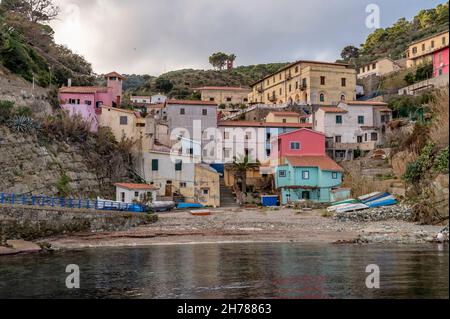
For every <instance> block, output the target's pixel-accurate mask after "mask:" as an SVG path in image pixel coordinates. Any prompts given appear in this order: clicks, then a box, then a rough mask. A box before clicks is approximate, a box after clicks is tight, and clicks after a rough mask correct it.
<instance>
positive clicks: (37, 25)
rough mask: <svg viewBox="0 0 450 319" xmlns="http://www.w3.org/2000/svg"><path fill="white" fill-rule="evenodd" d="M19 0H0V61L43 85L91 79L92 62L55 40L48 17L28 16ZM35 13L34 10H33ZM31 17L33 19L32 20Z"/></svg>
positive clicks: (90, 82) (84, 82)
mask: <svg viewBox="0 0 450 319" xmlns="http://www.w3.org/2000/svg"><path fill="white" fill-rule="evenodd" d="M21 3H22V1H21V0H17V1H0V65H3V66H4V67H6V68H7V69H9V70H10V71H11V72H12V73H14V74H17V75H19V76H21V77H22V78H24V79H25V80H27V81H29V82H31V81H33V76H34V79H35V82H36V83H37V84H38V85H40V86H42V87H49V86H51V85H62V84H64V83H66V82H67V79H68V78H71V79H72V83H73V84H74V85H89V84H92V83H94V79H95V78H94V76H93V71H92V67H91V64H90V63H88V62H87V61H86V60H85V59H84V58H83V57H82V56H80V55H77V54H75V53H73V52H72V51H71V50H69V49H68V48H67V47H64V46H61V45H58V44H56V43H55V42H54V38H53V35H54V31H53V30H52V29H51V27H50V26H49V25H48V23H47V22H48V21H49V20H45V19H44V20H43V21H40V20H36V19H32V20H30V17H29V15H28V13H27V12H26V11H23V10H22V9H21V7H20V5H21ZM34 13H35V14H36V12H34ZM33 20H34V21H33Z"/></svg>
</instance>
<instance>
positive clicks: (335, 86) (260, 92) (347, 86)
mask: <svg viewBox="0 0 450 319" xmlns="http://www.w3.org/2000/svg"><path fill="white" fill-rule="evenodd" d="M249 99H250V102H251V103H263V104H283V103H292V102H295V103H299V104H322V105H331V104H335V105H337V104H338V103H339V102H340V101H341V100H344V99H345V100H355V99H356V70H355V69H354V68H352V67H351V66H350V65H348V64H344V63H328V62H316V61H298V62H295V63H292V64H290V65H288V66H286V67H284V68H282V69H281V70H279V71H278V72H276V73H274V74H271V75H269V76H266V77H265V78H263V79H261V80H259V81H258V82H256V83H254V84H253V85H252V92H251V93H250V94H249Z"/></svg>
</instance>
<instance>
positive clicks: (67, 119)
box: [42, 110, 90, 142]
mask: <svg viewBox="0 0 450 319" xmlns="http://www.w3.org/2000/svg"><path fill="white" fill-rule="evenodd" d="M42 129H43V131H44V133H46V134H47V135H49V136H53V137H57V138H59V139H69V140H71V141H73V142H85V141H86V140H87V138H88V136H89V133H90V124H89V123H88V122H86V121H85V120H84V119H83V118H82V117H81V115H79V114H76V115H73V116H70V115H69V114H68V113H67V112H65V111H62V110H59V111H58V112H57V113H55V114H53V115H49V116H48V117H47V118H46V119H45V120H44V122H43V123H42Z"/></svg>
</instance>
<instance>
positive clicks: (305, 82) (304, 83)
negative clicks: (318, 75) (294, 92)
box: [302, 78, 308, 87]
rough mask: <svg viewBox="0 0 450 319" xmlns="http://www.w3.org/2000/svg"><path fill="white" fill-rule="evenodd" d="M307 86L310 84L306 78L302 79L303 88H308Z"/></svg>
mask: <svg viewBox="0 0 450 319" xmlns="http://www.w3.org/2000/svg"><path fill="white" fill-rule="evenodd" d="M307 84H308V82H307V80H306V78H303V79H302V86H303V87H306V85H307Z"/></svg>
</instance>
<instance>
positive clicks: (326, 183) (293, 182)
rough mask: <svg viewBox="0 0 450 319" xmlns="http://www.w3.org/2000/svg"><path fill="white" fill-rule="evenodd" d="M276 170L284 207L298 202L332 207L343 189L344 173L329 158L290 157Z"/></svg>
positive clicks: (277, 183) (276, 180)
mask: <svg viewBox="0 0 450 319" xmlns="http://www.w3.org/2000/svg"><path fill="white" fill-rule="evenodd" d="M281 162H282V163H280V164H281V165H279V166H277V167H276V170H275V185H276V188H277V189H278V190H279V191H280V193H281V201H282V204H283V205H284V204H287V203H289V202H292V201H298V200H302V199H304V200H311V201H315V202H321V203H328V202H331V201H333V196H332V192H333V191H335V190H336V189H338V188H340V185H341V184H342V178H343V169H342V168H341V167H340V166H339V165H338V164H336V162H334V161H333V160H332V159H331V158H329V157H328V156H287V157H285V158H283V159H282V161H281Z"/></svg>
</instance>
